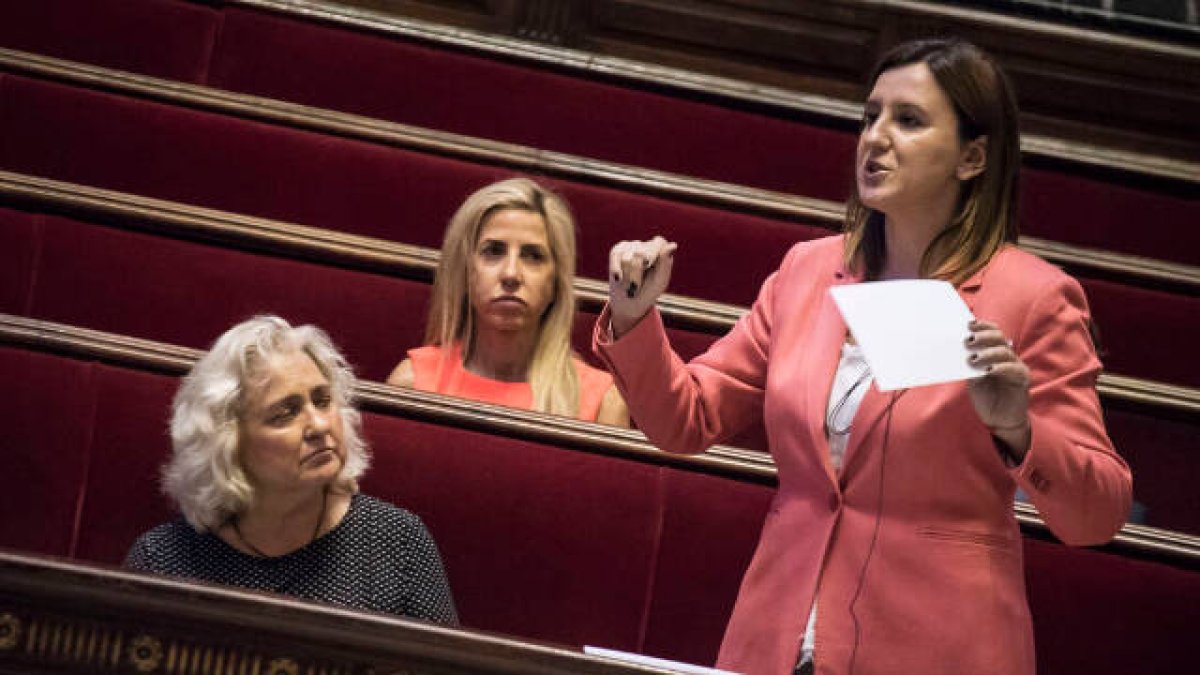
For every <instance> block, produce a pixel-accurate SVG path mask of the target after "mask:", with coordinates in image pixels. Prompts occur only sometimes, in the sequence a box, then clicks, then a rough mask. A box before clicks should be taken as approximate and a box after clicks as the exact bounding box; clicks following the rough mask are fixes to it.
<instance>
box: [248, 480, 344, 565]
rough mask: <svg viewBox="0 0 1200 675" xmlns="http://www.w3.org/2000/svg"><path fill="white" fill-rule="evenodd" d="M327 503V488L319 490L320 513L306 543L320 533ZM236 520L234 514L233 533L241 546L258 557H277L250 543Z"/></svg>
mask: <svg viewBox="0 0 1200 675" xmlns="http://www.w3.org/2000/svg"><path fill="white" fill-rule="evenodd" d="M328 505H329V490H322V491H321V513H320V515H318V516H317V526H316V527H314V528H313V533H312V536H311V537H309V538H308V544H311V543H313V542H314V541H316V540H317V535H318V534H320V533H321V525H322V524H324V522H325V509H326V507H328ZM238 520H239V518H238V517H237V516H234V517H233V519H232V521H231V522H232V524H233V533H234V534H236V535H237V538H238V541H240V542H242V545H243V546H245V547H246V548H248V549H250V552H251V553H253V554H254V555H256V556H258V557H260V558H275V557H278V556H272V555H267V554H266V553H263V552H262V551H261V550H260V549H259V548H258V547H257V546H255V545H254V544H251V543H250V540H249V539H246V535H244V534H242V528H241V527H239V526H238ZM308 544H305V546H308ZM285 555H286V554H285Z"/></svg>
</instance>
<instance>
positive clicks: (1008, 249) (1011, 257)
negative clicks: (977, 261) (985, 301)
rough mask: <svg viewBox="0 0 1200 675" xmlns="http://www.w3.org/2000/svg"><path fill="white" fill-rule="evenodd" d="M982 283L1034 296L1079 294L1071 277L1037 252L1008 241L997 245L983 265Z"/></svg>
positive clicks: (1010, 291) (1010, 293)
mask: <svg viewBox="0 0 1200 675" xmlns="http://www.w3.org/2000/svg"><path fill="white" fill-rule="evenodd" d="M982 281H983V284H984V286H988V285H989V282H990V285H991V286H992V287H993V288H996V287H998V288H999V290H1002V291H1003V292H1004V294H1006V295H1008V296H1020V297H1025V298H1033V297H1038V296H1042V295H1045V294H1046V293H1047V292H1055V293H1065V294H1068V295H1077V294H1079V295H1081V294H1082V288H1081V286H1080V284H1079V282H1078V281H1076V280H1075V278H1074V277H1072V276H1071V275H1069V274H1067V273H1066V272H1064V271H1062V270H1061V269H1060V268H1059V267H1057V266H1056V265H1053V264H1051V263H1049V262H1046V261H1045V260H1043V259H1041V258H1039V257H1038V256H1036V255H1034V254H1032V253H1029V252H1028V251H1024V250H1022V249H1020V248H1018V247H1017V246H1015V245H1012V244H1009V245H1007V246H1005V247H1004V248H1002V249H1000V251H999V252H997V253H996V255H995V256H993V257H992V260H991V262H989V263H988V265H987V267H986V268H985V269H984V273H983V276H982Z"/></svg>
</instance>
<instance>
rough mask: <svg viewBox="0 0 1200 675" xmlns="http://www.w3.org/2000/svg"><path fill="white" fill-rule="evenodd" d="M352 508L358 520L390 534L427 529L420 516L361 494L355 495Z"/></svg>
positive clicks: (351, 504)
mask: <svg viewBox="0 0 1200 675" xmlns="http://www.w3.org/2000/svg"><path fill="white" fill-rule="evenodd" d="M350 508H351V510H352V512H353V513H354V514H355V515H356V516H357V518H356V519H357V520H358V521H359V522H361V523H364V524H367V525H368V526H369V527H373V528H384V529H386V530H388V531H390V532H398V531H402V532H413V531H419V530H424V529H425V524H424V523H423V522H422V521H421V518H420V516H418V515H417V514H415V513H413V512H412V511H409V510H408V509H405V508H402V507H399V506H396V505H395V504H393V503H391V502H389V501H386V500H383V499H380V498H378V497H372V496H371V495H366V494H363V493H361V492H359V493H357V494H355V495H354V497H353V499H352V501H351V503H350Z"/></svg>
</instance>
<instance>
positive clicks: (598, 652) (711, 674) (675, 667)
mask: <svg viewBox="0 0 1200 675" xmlns="http://www.w3.org/2000/svg"><path fill="white" fill-rule="evenodd" d="M583 653H584V654H593V655H595V656H603V657H605V658H609V659H616V660H618V661H624V662H626V663H637V664H640V665H643V666H650V667H652V668H661V669H663V670H668V671H671V672H675V673H694V674H695V675H737V673H734V672H731V671H728V670H717V669H716V668H705V667H704V666H696V665H692V664H690V663H682V662H680V661H670V660H667V659H659V658H655V657H653V656H643V655H641V654H634V653H632V652H622V651H618V650H616V649H605V648H603V647H592V646H591V645H584V647H583Z"/></svg>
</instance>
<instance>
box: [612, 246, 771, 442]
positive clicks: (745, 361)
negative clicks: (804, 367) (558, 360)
mask: <svg viewBox="0 0 1200 675" xmlns="http://www.w3.org/2000/svg"><path fill="white" fill-rule="evenodd" d="M793 253H794V249H793ZM791 256H792V253H789V255H788V258H791ZM786 266H787V259H785V261H784V268H786ZM784 268H781V269H784ZM780 274H781V271H776V272H775V273H774V274H772V275H771V276H770V277H769V278H768V279H767V280H766V281H765V282H764V283H763V286H762V288H761V289H760V290H759V294H758V298H757V299H756V300H755V302H754V305H753V306H752V307H751V308H750V311H749V313H747V314H746V315H745V316H743V317H742V318H741V319H739V320H738V322H737V323H736V324H734V327H733V328H732V329H731V330H730V331H729V333H728V334H726V335H725V336H724V337H722V338H721V339H720V340H718V341H717V342H715V343H714V344H713V345H712V346H711V347H709V349H708V350H707V351H706V352H705V353H703V354H701V355H700V356H697V357H696V358H695V359H693V360H692V361H691V362H690V363H688V364H684V363H683V361H682V360H681V359H680V358H679V356H678V355H677V354H675V352H674V351H673V350H672V349H671V345H670V344H669V342H668V340H667V335H666V331H665V330H664V328H663V323H662V316H661V315H660V314H659V313H658V310H657V309H651V310H650V312H649V313H648V314H647V315H646V316H645V317H644V318H643V319H642V320H641V321H640V322H638V324H637V325H636V326H634V327H633V328H632V329H631V330H630V331H629V332H628V333H626V334H625V335H622V336H621V337H620V339H617V340H613V339H612V335H611V333H610V331H609V329H608V326H609V316H610V313H609V308H608V307H605V308H604V311H603V312H602V313H601V314H600V317H599V319H598V320H597V322H596V328H595V331H594V333H593V336H592V349H593V350H594V351H595V353H596V355H597V356H599V357H600V359H601V360H602V361H603V362H604V363H605V364H606V365H607V367H608V370H609V372H611V373H612V374H613V380H614V382H615V383H616V385H617V388H618V389H620V391H621V394H622V395H623V396H624V397H625V401H626V403H627V404H628V405H629V412H630V416H631V417H633V419H634V421H636V422H637V426H638V428H639V429H641V430H642V432H643V433H645V434H646V437H647V438H649V439H650V442H651V443H653V444H654V445H655V446H657V447H659V448H660V449H662V450H666V451H667V452H675V453H697V452H703V451H704V449H705V448H707V447H709V446H710V445H713V444H714V443H720V442H721V441H723V440H725V439H727V438H729V437H731V436H733V435H735V434H737V433H738V432H739V431H741V430H743V429H744V428H746V427H747V426H749V425H750V424H751V423H752V422H755V421H756V420H758V419H760V418H761V417H762V408H763V391H764V389H765V387H766V378H767V362H768V360H769V358H770V342H771V320H772V311H773V310H772V306H773V304H774V295H775V288H776V285H777V284H778V283H780V282H779V278H780Z"/></svg>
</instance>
